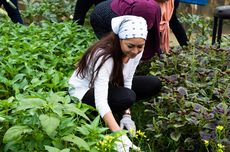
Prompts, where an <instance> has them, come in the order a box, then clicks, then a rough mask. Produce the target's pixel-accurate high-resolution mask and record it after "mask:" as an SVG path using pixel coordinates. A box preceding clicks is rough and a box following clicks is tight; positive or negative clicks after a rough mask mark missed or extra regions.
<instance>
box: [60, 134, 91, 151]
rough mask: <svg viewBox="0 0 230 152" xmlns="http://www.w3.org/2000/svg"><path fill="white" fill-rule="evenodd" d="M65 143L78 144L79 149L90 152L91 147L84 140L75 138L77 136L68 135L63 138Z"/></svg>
mask: <svg viewBox="0 0 230 152" xmlns="http://www.w3.org/2000/svg"><path fill="white" fill-rule="evenodd" d="M62 139H63V140H64V141H68V142H72V143H74V144H76V145H77V146H78V147H79V148H84V149H85V150H87V151H89V150H90V148H89V145H88V144H87V142H85V141H84V140H83V139H81V138H79V137H77V136H75V135H68V136H65V137H63V138H62Z"/></svg>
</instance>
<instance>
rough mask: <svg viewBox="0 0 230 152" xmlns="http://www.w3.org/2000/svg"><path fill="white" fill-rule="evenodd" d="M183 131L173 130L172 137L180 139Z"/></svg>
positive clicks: (176, 139) (175, 139)
mask: <svg viewBox="0 0 230 152" xmlns="http://www.w3.org/2000/svg"><path fill="white" fill-rule="evenodd" d="M180 136H181V133H180V132H172V133H171V134H170V137H171V138H172V140H174V141H178V140H179V139H180Z"/></svg>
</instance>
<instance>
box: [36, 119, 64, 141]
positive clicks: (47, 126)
mask: <svg viewBox="0 0 230 152" xmlns="http://www.w3.org/2000/svg"><path fill="white" fill-rule="evenodd" d="M39 120H40V122H41V125H42V128H43V130H44V131H45V132H46V133H47V134H48V135H49V136H50V137H52V136H53V134H54V133H55V130H56V129H57V127H58V126H59V124H60V120H59V119H58V118H56V117H52V116H48V115H40V116H39Z"/></svg>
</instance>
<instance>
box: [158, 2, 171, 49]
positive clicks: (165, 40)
mask: <svg viewBox="0 0 230 152" xmlns="http://www.w3.org/2000/svg"><path fill="white" fill-rule="evenodd" d="M158 4H159V5H160V7H161V22H160V32H161V38H160V39H161V41H160V47H161V49H162V50H163V51H165V52H166V53H169V50H170V48H169V34H170V30H169V21H170V19H171V17H172V14H173V9H174V0H168V1H167V2H163V3H160V2H159V3H158Z"/></svg>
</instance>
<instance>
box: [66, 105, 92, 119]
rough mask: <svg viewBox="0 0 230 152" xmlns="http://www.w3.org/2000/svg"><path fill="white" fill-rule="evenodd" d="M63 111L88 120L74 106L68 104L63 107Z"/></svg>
mask: <svg viewBox="0 0 230 152" xmlns="http://www.w3.org/2000/svg"><path fill="white" fill-rule="evenodd" d="M65 111H67V112H73V113H75V114H77V115H79V116H82V117H83V118H85V119H86V120H89V118H88V117H87V116H86V114H85V113H84V112H83V111H81V110H80V109H78V108H77V107H76V106H75V104H68V105H65Z"/></svg>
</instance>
